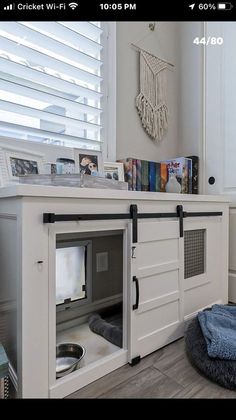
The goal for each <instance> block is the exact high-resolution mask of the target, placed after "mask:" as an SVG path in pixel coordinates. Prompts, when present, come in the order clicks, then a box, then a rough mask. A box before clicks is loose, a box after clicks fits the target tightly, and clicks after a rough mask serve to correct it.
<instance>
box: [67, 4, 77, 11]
mask: <svg viewBox="0 0 236 420" xmlns="http://www.w3.org/2000/svg"><path fill="white" fill-rule="evenodd" d="M68 6H69V7H70V8H71V9H72V10H75V9H76V7H78V6H79V5H78V3H69V5H68Z"/></svg>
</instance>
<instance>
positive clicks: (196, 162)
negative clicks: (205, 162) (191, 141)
mask: <svg viewBox="0 0 236 420" xmlns="http://www.w3.org/2000/svg"><path fill="white" fill-rule="evenodd" d="M187 158H188V159H191V160H192V194H198V192H199V191H198V178H199V175H198V174H199V158H198V156H187Z"/></svg>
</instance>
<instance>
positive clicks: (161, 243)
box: [130, 221, 183, 360]
mask: <svg viewBox="0 0 236 420" xmlns="http://www.w3.org/2000/svg"><path fill="white" fill-rule="evenodd" d="M133 246H135V247H136V254H135V255H136V258H135V259H133V260H132V267H131V274H132V276H136V278H137V281H138V285H139V305H138V308H137V309H134V310H131V317H130V319H131V323H130V331H131V334H130V337H131V343H130V360H132V358H134V357H136V356H141V357H143V356H145V355H146V354H149V353H151V352H152V351H154V350H156V349H158V348H160V347H162V346H164V345H165V344H168V343H169V342H171V341H173V340H174V339H177V338H179V337H180V336H181V335H183V298H182V295H183V293H182V280H183V238H179V222H178V221H164V222H163V221H161V222H160V221H142V222H139V224H138V243H137V244H133ZM136 293H137V289H136V283H135V282H132V285H131V306H132V305H133V304H134V303H135V302H136Z"/></svg>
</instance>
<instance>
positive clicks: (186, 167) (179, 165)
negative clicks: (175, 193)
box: [164, 157, 192, 194]
mask: <svg viewBox="0 0 236 420" xmlns="http://www.w3.org/2000/svg"><path fill="white" fill-rule="evenodd" d="M164 163H166V164H167V167H168V173H169V172H174V173H175V175H176V179H177V181H178V182H179V183H180V185H181V193H182V194H188V192H189V174H190V175H191V173H192V169H191V165H192V161H191V159H189V158H185V157H177V158H174V159H168V160H165V161H164Z"/></svg>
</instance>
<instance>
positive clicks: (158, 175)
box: [156, 162, 161, 192]
mask: <svg viewBox="0 0 236 420" xmlns="http://www.w3.org/2000/svg"><path fill="white" fill-rule="evenodd" d="M156 191H157V192H160V191H161V164H160V163H159V162H156Z"/></svg>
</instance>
